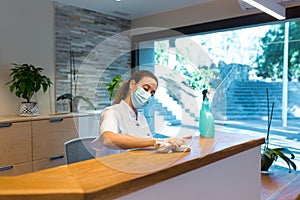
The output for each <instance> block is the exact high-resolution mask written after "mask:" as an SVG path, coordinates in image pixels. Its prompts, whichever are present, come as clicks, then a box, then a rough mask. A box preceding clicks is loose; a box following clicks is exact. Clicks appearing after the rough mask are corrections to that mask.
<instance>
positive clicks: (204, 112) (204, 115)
mask: <svg viewBox="0 0 300 200" xmlns="http://www.w3.org/2000/svg"><path fill="white" fill-rule="evenodd" d="M207 92H208V91H207V89H205V90H203V91H202V95H203V101H202V108H201V110H200V120H199V131H200V136H203V137H205V138H214V137H215V121H214V116H213V115H212V114H211V112H210V105H209V99H208V97H207Z"/></svg>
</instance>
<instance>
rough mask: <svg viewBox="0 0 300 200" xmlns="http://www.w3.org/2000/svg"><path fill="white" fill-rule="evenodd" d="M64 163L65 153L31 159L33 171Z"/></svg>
mask: <svg viewBox="0 0 300 200" xmlns="http://www.w3.org/2000/svg"><path fill="white" fill-rule="evenodd" d="M64 164H66V158H65V154H61V155H57V156H51V157H50V158H44V159H40V160H34V161H33V171H34V172H35V171H39V170H43V169H48V168H52V167H57V166H60V165H64Z"/></svg>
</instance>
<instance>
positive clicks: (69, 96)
mask: <svg viewBox="0 0 300 200" xmlns="http://www.w3.org/2000/svg"><path fill="white" fill-rule="evenodd" d="M66 99H68V100H69V102H70V112H73V111H74V110H76V111H77V108H75V109H74V105H73V103H74V102H78V101H79V100H83V101H84V102H85V103H86V104H87V105H88V107H89V108H90V109H93V110H96V106H95V105H94V104H93V103H92V102H91V101H90V99H89V98H87V97H84V96H81V95H79V96H73V95H72V94H70V93H66V94H63V95H60V96H59V97H57V98H56V100H57V101H60V100H66Z"/></svg>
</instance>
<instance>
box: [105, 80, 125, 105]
mask: <svg viewBox="0 0 300 200" xmlns="http://www.w3.org/2000/svg"><path fill="white" fill-rule="evenodd" d="M121 83H122V76H121V75H119V76H116V77H114V78H113V79H112V81H111V82H110V83H109V84H106V88H107V90H108V92H109V100H110V101H111V100H112V99H114V97H115V93H116V91H117V90H118V88H119V86H120V84H121Z"/></svg>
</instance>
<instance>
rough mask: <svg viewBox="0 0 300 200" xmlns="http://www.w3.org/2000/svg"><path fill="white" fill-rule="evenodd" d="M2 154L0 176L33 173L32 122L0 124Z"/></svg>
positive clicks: (0, 150)
mask: <svg viewBox="0 0 300 200" xmlns="http://www.w3.org/2000/svg"><path fill="white" fill-rule="evenodd" d="M0 152H1V157H0V175H18V174H23V173H26V172H31V171H32V163H31V161H32V146H31V122H16V123H0Z"/></svg>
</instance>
